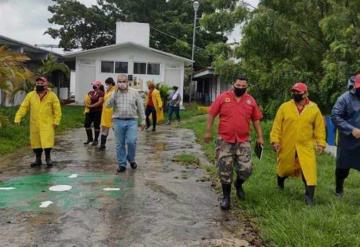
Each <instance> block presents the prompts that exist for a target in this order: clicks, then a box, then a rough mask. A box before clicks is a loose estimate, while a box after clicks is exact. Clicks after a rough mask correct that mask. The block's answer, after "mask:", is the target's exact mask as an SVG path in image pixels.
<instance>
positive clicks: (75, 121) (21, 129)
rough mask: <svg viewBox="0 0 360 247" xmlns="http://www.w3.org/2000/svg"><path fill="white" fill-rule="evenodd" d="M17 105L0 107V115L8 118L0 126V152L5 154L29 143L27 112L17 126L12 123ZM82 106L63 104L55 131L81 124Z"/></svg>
mask: <svg viewBox="0 0 360 247" xmlns="http://www.w3.org/2000/svg"><path fill="white" fill-rule="evenodd" d="M17 109H18V107H0V115H3V116H6V117H7V118H8V120H9V121H8V124H7V125H6V127H3V128H0V154H2V155H3V154H7V153H11V152H13V151H15V150H16V149H18V148H21V147H24V146H26V145H29V114H28V115H27V116H26V117H25V118H24V119H23V120H22V121H21V125H20V126H18V125H16V124H14V123H13V121H14V117H15V114H16V111H17ZM82 112H83V107H80V106H63V107H62V114H63V115H62V119H61V123H60V126H59V127H58V129H57V130H56V132H58V133H59V132H61V131H64V130H66V129H70V128H75V127H81V126H83V121H84V115H83V114H82Z"/></svg>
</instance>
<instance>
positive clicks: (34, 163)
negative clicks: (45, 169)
mask: <svg viewBox="0 0 360 247" xmlns="http://www.w3.org/2000/svg"><path fill="white" fill-rule="evenodd" d="M41 165H42V162H41V160H38V159H36V160H35V162H32V163H31V164H30V167H37V166H41Z"/></svg>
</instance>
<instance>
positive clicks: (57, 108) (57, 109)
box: [53, 95, 61, 126]
mask: <svg viewBox="0 0 360 247" xmlns="http://www.w3.org/2000/svg"><path fill="white" fill-rule="evenodd" d="M53 112H54V125H56V126H57V125H59V124H60V120H61V106H60V101H59V99H58V97H57V96H56V95H54V100H53Z"/></svg>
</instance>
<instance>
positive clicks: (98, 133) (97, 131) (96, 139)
mask: <svg viewBox="0 0 360 247" xmlns="http://www.w3.org/2000/svg"><path fill="white" fill-rule="evenodd" d="M99 135H100V130H99V129H97V130H95V139H94V141H93V143H92V144H91V145H93V146H96V145H98V143H99V141H98V139H99Z"/></svg>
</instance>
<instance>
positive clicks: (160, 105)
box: [156, 92, 163, 109]
mask: <svg viewBox="0 0 360 247" xmlns="http://www.w3.org/2000/svg"><path fill="white" fill-rule="evenodd" d="M156 101H157V104H158V107H159V108H160V109H162V108H163V102H162V100H161V96H160V92H158V93H157V94H156Z"/></svg>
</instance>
